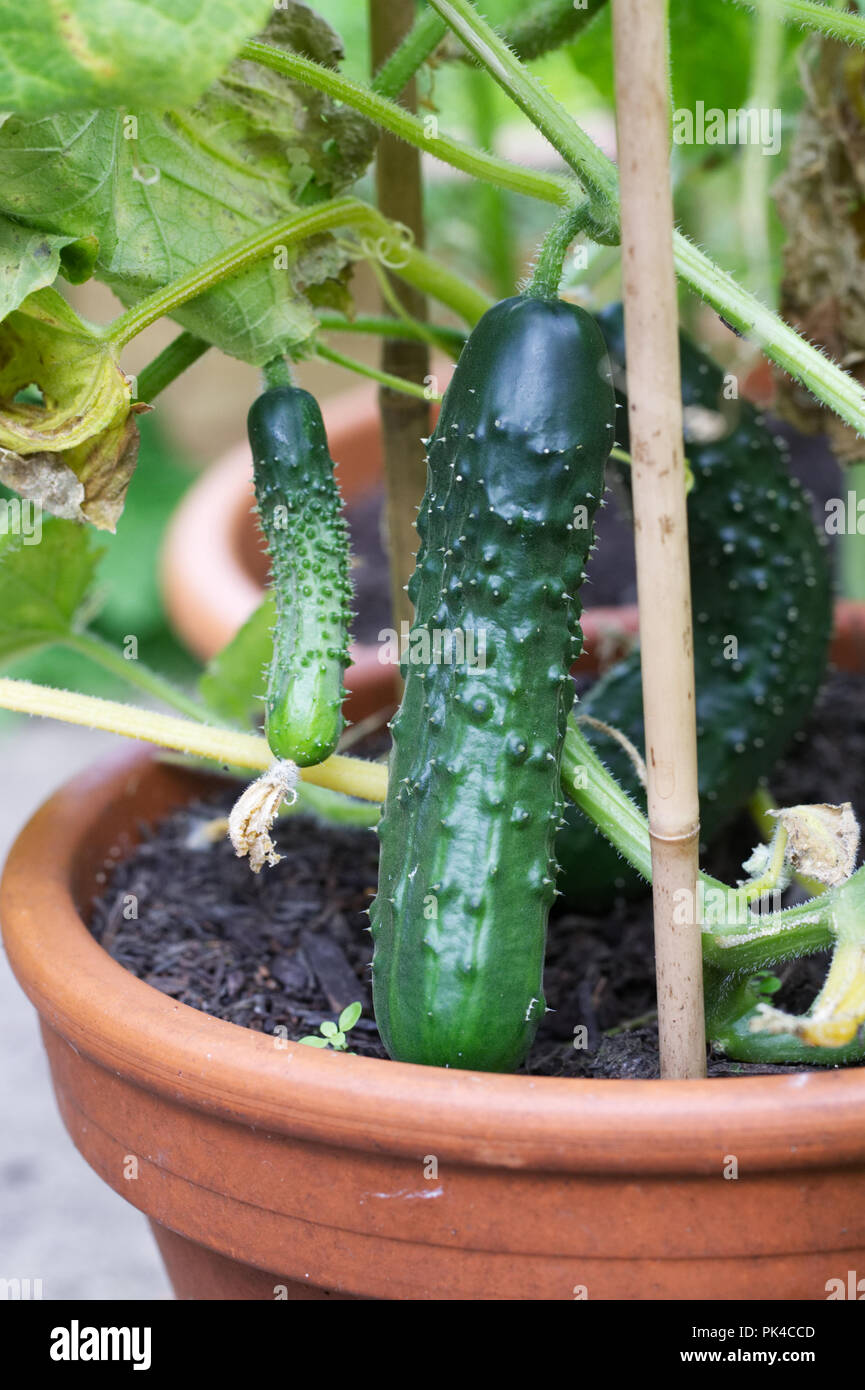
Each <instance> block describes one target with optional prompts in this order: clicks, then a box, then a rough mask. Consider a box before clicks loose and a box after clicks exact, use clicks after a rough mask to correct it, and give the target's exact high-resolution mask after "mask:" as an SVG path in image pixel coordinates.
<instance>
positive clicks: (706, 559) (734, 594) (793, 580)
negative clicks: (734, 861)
mask: <svg viewBox="0 0 865 1390" xmlns="http://www.w3.org/2000/svg"><path fill="white" fill-rule="evenodd" d="M600 322H601V326H602V328H603V330H604V333H605V336H606V338H607V343H608V346H609V348H610V352H611V356H612V358H613V361H614V363H616V362H617V361H618V363H621V362H622V360H623V354H624V342H623V333H622V326H621V310H620V309H619V308H618V307H616V308H615V309H614V310H613V311H605V313H604V314H602V315H601V316H600ZM681 358H682V394H683V400H684V403H685V405H686V406H701V407H703V408H704V409H710V410H713V411H720V412H721V413H723V414H726V415H728V417H729V418H730V419H731V429H730V433H729V434H728V435H727V436H726V437H724V438H722V439H719V440H717V441H715V442H712V443H698V442H696V441H695V440H694V439H688V440H686V454H687V457H688V460H689V462H690V464H691V467H692V470H693V473H694V487H693V490H692V491H691V493H690V495H689V498H688V531H689V548H690V553H691V585H692V597H693V614H694V668H695V679H696V694H697V725H698V730H697V732H698V754H699V782H700V814H701V835H702V838H703V839H704V840H707V839H710V838H711V837H712V836H713V835H714V834H716V833H717V831H718V830H720V829H721V828H722V826H723V825H724V824H725V823H726V822H727V821H728V820H729V819H730V817H731V816H732V815H734V814H735V812H736V811H737V810H738V809H739V808H740V807H741V806H742V805H744V803H745V802H746V801H747V799H748V797H749V795H750V794H751V792H752V791H753V790H754V788H755V787H756V785H757V783H758V781H759V779H760V778H761V777H762V776H765V775H766V774H767V773H769V772H770V771H771V769H772V767H773V766H774V764H775V763H776V762H777V760H778V758H780V757H781V755H782V754H783V753H784V751H785V749H786V748H787V746H788V745H789V743H790V740H791V739H792V738H793V736H794V735H795V733H796V732H797V730H798V729H799V728H801V726H802V724H803V723H804V721H805V720H806V719H807V717H808V714H809V712H810V710H811V707H812V705H813V703H814V700H815V698H816V695H817V692H818V690H819V687H820V684H821V682H822V679H823V673H824V670H825V663H826V656H827V651H828V642H829V636H830V633H831V625H832V586H831V578H830V571H829V562H828V557H827V550H826V543H825V539H824V538H823V537H822V536H821V535H820V534H819V532H818V531H817V529H816V527H815V525H814V522H813V519H812V516H811V512H810V509H809V507H808V502H807V498H806V497H805V496H804V494H803V492H802V489H801V487H800V485H799V483H798V482H797V480H796V479H794V478H792V477H791V475H790V473H789V470H788V465H787V452H786V449H785V446H784V445H783V442H780V443H779V441H778V440H777V439H776V438H775V437H774V436H773V435H772V434H771V432H770V430H769V429H768V428H767V426H766V425H765V424H764V423H763V421H762V419H761V417H760V416H759V415H758V413H757V411H756V410H755V409H754V407H753V406H751V405H750V404H749V403H748V402H747V401H726V400H724V398H723V375H722V373H721V370H720V368H719V367H718V366H717V364H716V363H715V362H713V361H712V360H711V358H709V357H707V356H706V355H705V354H704V353H702V352H701V351H700V350H699V349H698V348H697V347H696V346H695V345H694V344H693V343H692V342H690V341H689V340H688V339H687V338H685V337H684V335H683V337H682V339H681ZM614 371H616V368H615V367H614ZM617 375H618V374H617ZM617 429H618V435H619V438H620V441H621V442H622V443H623V445H624V447H627V444H628V438H627V412H626V410H624V409H621V410H619V411H618V412H617ZM731 637H735V638H736V639H737V641H738V657H737V659H736V660H731V659H729V657H728V656H725V654H724V652H725V643H726V642H728V639H729V638H731ZM580 712H581V713H585V714H590V715H593V716H594V717H595V718H597V719H601V720H603V721H604V722H605V723H607V724H611V725H613V726H614V727H615V728H617V729H620V730H622V732H624V733H626V734H627V735H628V737H629V738H630V739H631V740H632V741H633V742H634V743H636V745H637V747H638V748H640V749H642V748H643V746H644V731H643V708H642V690H641V686H640V653H639V650H635V651H633V652H631V653H629V655H628V656H627V657H626V658H625V659H624V660H623V661H620V662H619V663H617V665H615V666H614V667H612V668H611V669H610V671H608V672H607V673H606V675H605V676H604V677H603V678H602V679H601V680H599V681H598V682H597V683H596V684H595V685H594V686H592V688H591V689H590V690H589V692H588V693H587V694H586V695H585V696H584V697H583V699H582V700H581V703H580ZM584 732H585V733H586V737H587V738H589V739H590V741H591V742H592V743H593V744H594V745H595V746H596V747H597V749H598V752H599V753H600V754H601V756H602V757H603V759H604V762H605V763H606V764H607V766H608V767H609V768H610V770H611V771H612V772H613V773H614V775H615V776H616V778H617V779H618V781H619V782H620V783H621V784H622V785H623V786H624V787H626V788H627V790H628V791H629V792H630V793H631V795H632V796H633V797H634V798H635V799H636V800H637V801H638V802H639V803H640V805H642V806H645V794H644V792H643V790H642V788H641V787H640V785H639V782H638V781H637V778H636V776H635V773H634V768H633V765H632V764H631V761H630V759H629V758H628V757H627V755H626V754H624V753H623V751H622V749H621V748H620V746H619V745H618V744H616V743H615V742H613V740H611V739H610V738H609V737H607V736H605V735H604V734H602V733H600V732H598V731H596V730H595V729H593V728H590V727H587V728H586V729H585V731H584ZM565 819H566V826H565V828H564V829H563V830H562V832H561V834H560V835H559V838H558V840H557V843H556V852H557V855H558V858H559V862H560V864H561V866H562V867H561V874H560V879H559V888H560V889H561V890H562V892H563V894H564V895H565V897H566V898H567V899H568V900H569V901H571V902H573V903H574V905H578V906H579V907H580V908H582V910H584V911H603V910H604V909H605V908H607V907H608V906H609V905H610V903H611V902H612V899H613V898H614V897H615V896H616V893H617V892H618V893H623V894H625V895H633V894H634V893H637V892H639V891H641V880H640V879H639V878H638V876H637V875H636V874H635V873H634V872H633V870H631V869H629V868H628V866H627V865H625V864H624V863H623V862H622V861H621V860H620V859H619V858H618V856H617V854H616V851H615V850H614V849H613V848H612V846H611V845H609V844H608V843H607V841H606V840H604V839H603V838H602V837H601V836H600V835H599V834H598V833H597V832H596V831H595V829H594V826H593V825H592V824H591V822H590V821H589V820H588V819H587V818H586V817H585V816H583V814H582V813H581V812H580V811H579V810H577V808H576V807H575V806H573V805H571V804H570V803H568V808H567V812H566V817H565Z"/></svg>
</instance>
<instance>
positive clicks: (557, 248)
mask: <svg viewBox="0 0 865 1390" xmlns="http://www.w3.org/2000/svg"><path fill="white" fill-rule="evenodd" d="M591 215H592V209H591V203H590V202H589V200H588V198H586V199H585V200H584V201H583V202H582V203H579V204H578V205H577V206H576V207H573V208H568V209H567V211H566V212H563V213H562V215H561V217H560V218H559V219H558V220H557V221H556V222H554V223H553V225H552V227H551V228H550V230H549V232H548V233H547V235H546V237H545V238H544V241H543V244H542V246H541V249H540V251H539V252H538V258H537V260H536V261H535V268H534V271H533V272H532V278H531V280H530V281H529V284H528V286H527V287H526V294H527V295H528V296H529V297H530V298H532V299H556V298H558V294H559V285H560V284H561V282H562V275H563V273H564V268H565V256H566V255H567V254H568V247H569V246H570V244H571V242H572V241H573V240H574V238H575V237H578V236H579V235H580V233H581V232H584V231H585V229H586V227H587V226H588V224H589V222H590V220H591Z"/></svg>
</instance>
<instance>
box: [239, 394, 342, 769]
mask: <svg viewBox="0 0 865 1390" xmlns="http://www.w3.org/2000/svg"><path fill="white" fill-rule="evenodd" d="M249 442H250V445H251V448H252V457H253V464H254V476H255V495H256V501H257V504H258V512H259V518H260V521H261V528H262V530H263V532H264V535H265V538H266V540H267V546H268V551H269V553H270V558H271V582H272V584H273V589H274V595H275V599H276V626H275V628H274V633H273V660H272V663H271V667H270V672H269V675H268V681H267V695H266V697H265V732H266V734H267V741H268V743H269V744H270V748H271V752H272V753H273V754H274V756H275V757H277V758H290V759H292V761H293V762H296V763H298V764H299V765H300V766H301V767H307V766H309V765H310V764H312V763H319V762H321V761H322V759H324V758H327V757H328V756H329V755H330V754H331V753H332V752H333V750H334V749H335V747H336V745H337V742H338V740H339V736H340V734H341V733H342V727H343V719H342V700H343V696H344V695H345V691H344V690H343V687H342V677H343V672H344V670H345V667H346V666H347V665H348V624H349V620H350V617H351V614H350V604H351V583H350V580H349V573H348V572H349V552H348V532H347V528H346V523H345V521H344V519H343V517H342V515H341V511H340V509H341V505H342V503H341V499H340V495H339V489H338V488H337V485H336V481H335V479H334V476H333V462H332V460H331V457H330V452H329V450H328V447H327V436H326V434H325V429H324V422H323V420H322V418H321V411H320V410H319V408H318V403H317V401H316V400H315V398H314V397H313V396H311V395H310V394H309V392H308V391H301V390H299V389H298V388H297V387H294V386H277V387H274V388H273V389H272V390H270V391H265V392H264V394H263V395H261V396H259V397H258V399H257V400H256V401H255V402H254V403H253V406H252V408H251V410H250V412H249Z"/></svg>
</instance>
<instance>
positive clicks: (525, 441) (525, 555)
mask: <svg viewBox="0 0 865 1390" xmlns="http://www.w3.org/2000/svg"><path fill="white" fill-rule="evenodd" d="M613 412H614V398H613V392H612V387H611V384H610V378H609V366H608V364H607V361H606V353H605V350H604V344H603V339H602V337H601V335H600V333H599V331H598V329H597V327H596V325H595V323H594V321H593V320H592V319H591V318H590V317H589V316H588V315H587V314H585V313H584V312H583V311H582V310H581V309H578V308H577V307H576V306H574V305H570V304H566V303H564V302H563V301H558V300H537V299H526V298H515V299H510V300H505V301H503V302H502V303H500V304H498V305H496V306H494V308H492V309H491V310H489V312H488V313H487V314H486V315H485V316H484V317H483V319H482V320H481V321H480V323H479V324H478V325H477V327H476V328H475V329H474V331H473V333H472V335H471V337H470V338H469V341H468V343H467V344H466V346H465V348H464V349H463V352H462V355H461V357H460V360H459V363H458V365H457V368H456V372H455V374H454V377H453V380H452V381H451V383H450V386H449V387H448V390H447V394H446V396H445V400H444V404H443V406H442V412H441V416H440V418H439V422H438V426H437V428H436V431H435V434H434V436H433V438H432V440H431V441H430V444H429V455H428V465H429V470H428V483H427V491H426V494H425V497H424V500H423V505H422V507H421V510H420V515H419V518H418V531H419V533H420V537H421V547H420V551H419V553H418V558H417V566H416V569H415V573H414V576H413V578H412V581H411V584H410V586H409V593H410V596H411V598H412V601H413V602H414V604H415V609H416V619H415V625H414V628H413V630H412V639H411V641H412V643H413V644H414V643H416V642H417V641H418V638H419V637H420V638H421V639H422V637H423V634H424V632H426V633H429V634H431V633H432V632H433V631H434V630H436V629H439V630H448V631H451V632H453V631H454V630H459V631H462V632H463V633H465V634H470V633H475V634H480V633H483V634H484V635H485V638H486V669H485V670H480V669H478V668H477V667H476V666H473V665H472V664H471V663H470V662H469V661H468V660H465V661H462V662H459V663H456V662H454V663H453V664H447V663H444V662H441V661H439V662H435V661H433V662H431V664H429V665H417V664H414V663H413V662H412V661H410V660H409V661H407V662H406V663H405V664H404V666H403V674H404V676H405V682H406V685H405V695H404V698H403V702H402V706H401V709H400V712H399V714H398V715H397V717H396V719H395V721H394V724H393V738H394V745H393V751H392V754H391V765H390V777H389V785H388V796H387V802H386V806H385V812H384V817H383V820H382V822H381V824H380V827H379V835H380V840H381V857H380V869H379V891H378V896H377V898H376V900H375V903H374V904H373V908H372V911H371V924H372V933H373V940H374V944H375V951H374V956H373V996H374V1002H375V1013H376V1019H377V1022H378V1026H379V1031H380V1033H381V1036H382V1039H383V1041H384V1044H385V1047H386V1048H387V1050H388V1052H389V1054H390V1056H391V1057H394V1058H396V1059H398V1060H400V1061H406V1062H418V1063H423V1064H426V1065H431V1066H449V1067H461V1068H475V1069H478V1070H483V1071H508V1070H513V1068H514V1067H516V1066H517V1065H518V1064H519V1063H520V1062H521V1061H522V1060H523V1058H524V1057H525V1055H526V1053H527V1051H528V1049H529V1047H530V1045H531V1042H532V1039H533V1037H534V1034H535V1031H536V1028H537V1025H538V1022H539V1020H540V1018H541V1017H542V1015H543V1013H544V1000H543V988H542V974H543V959H544V946H545V938H546V923H547V916H548V913H549V908H550V904H551V903H552V901H553V897H554V892H555V877H556V863H555V860H554V857H553V841H554V837H555V833H556V829H557V826H558V824H559V822H560V817H561V814H562V811H563V800H562V794H561V787H560V781H559V774H560V764H561V752H562V743H563V739H564V733H565V726H566V721H567V715H568V712H569V710H570V707H571V704H572V701H573V684H572V682H571V679H570V677H569V675H568V671H569V668H570V666H571V665H572V663H573V661H574V660H575V658H576V656H577V655H578V654H579V651H580V648H581V645H582V633H581V630H580V626H579V614H580V605H579V601H578V597H577V595H578V591H579V587H580V583H581V581H582V577H583V570H584V565H585V562H586V557H587V553H588V549H589V546H590V544H591V537H592V525H591V521H592V516H593V514H594V511H595V507H596V505H597V502H598V499H599V497H600V495H601V492H602V490H603V485H604V482H603V478H604V464H605V462H606V458H607V454H608V452H609V449H610V447H611V443H612V438H613ZM581 507H584V508H585V512H584V513H577V512H576V511H575V509H578V508H581ZM575 518H576V520H577V522H578V525H577V527H576V528H575V527H574V521H575ZM477 640H478V638H476V641H477Z"/></svg>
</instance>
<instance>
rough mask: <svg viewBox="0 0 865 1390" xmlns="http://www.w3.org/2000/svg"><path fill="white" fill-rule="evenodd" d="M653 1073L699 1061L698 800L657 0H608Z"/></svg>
mask: <svg viewBox="0 0 865 1390" xmlns="http://www.w3.org/2000/svg"><path fill="white" fill-rule="evenodd" d="M613 39H614V53H615V68H616V119H617V126H618V137H619V162H620V171H621V173H620V177H621V197H622V259H623V266H624V271H623V281H624V283H623V288H624V295H623V298H624V305H625V343H626V351H627V359H628V397H629V407H628V408H629V428H630V435H631V457H632V460H633V466H632V469H631V479H632V488H633V500H634V531H635V540H636V558H637V590H638V596H639V603H640V645H641V649H642V652H643V662H642V669H643V710H644V713H645V729H646V768H647V774H648V780H647V794H648V807H649V834H650V838H651V842H652V892H653V898H654V910H655V964H656V972H657V980H658V1030H659V1039H660V1052H661V1075H662V1076H665V1077H672V1078H677V1077H681V1078H684V1077H698V1076H704V1075H705V1072H706V1046H705V1037H706V1034H705V1020H704V1011H703V973H702V940H701V932H700V925H699V922H698V910H697V891H696V890H697V877H698V873H699V863H698V854H699V835H700V819H699V817H700V806H699V795H698V791H697V726H696V717H695V701H694V659H693V631H692V624H691V586H690V570H689V563H688V521H687V511H686V500H685V499H686V494H685V461H684V455H683V450H682V406H681V381H680V376H679V341H678V310H677V304H676V277H675V271H674V267H673V250H672V228H673V197H672V186H671V179H670V166H669V136H668V129H669V128H668V109H667V93H668V90H669V83H668V75H667V34H666V3H665V0H613Z"/></svg>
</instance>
